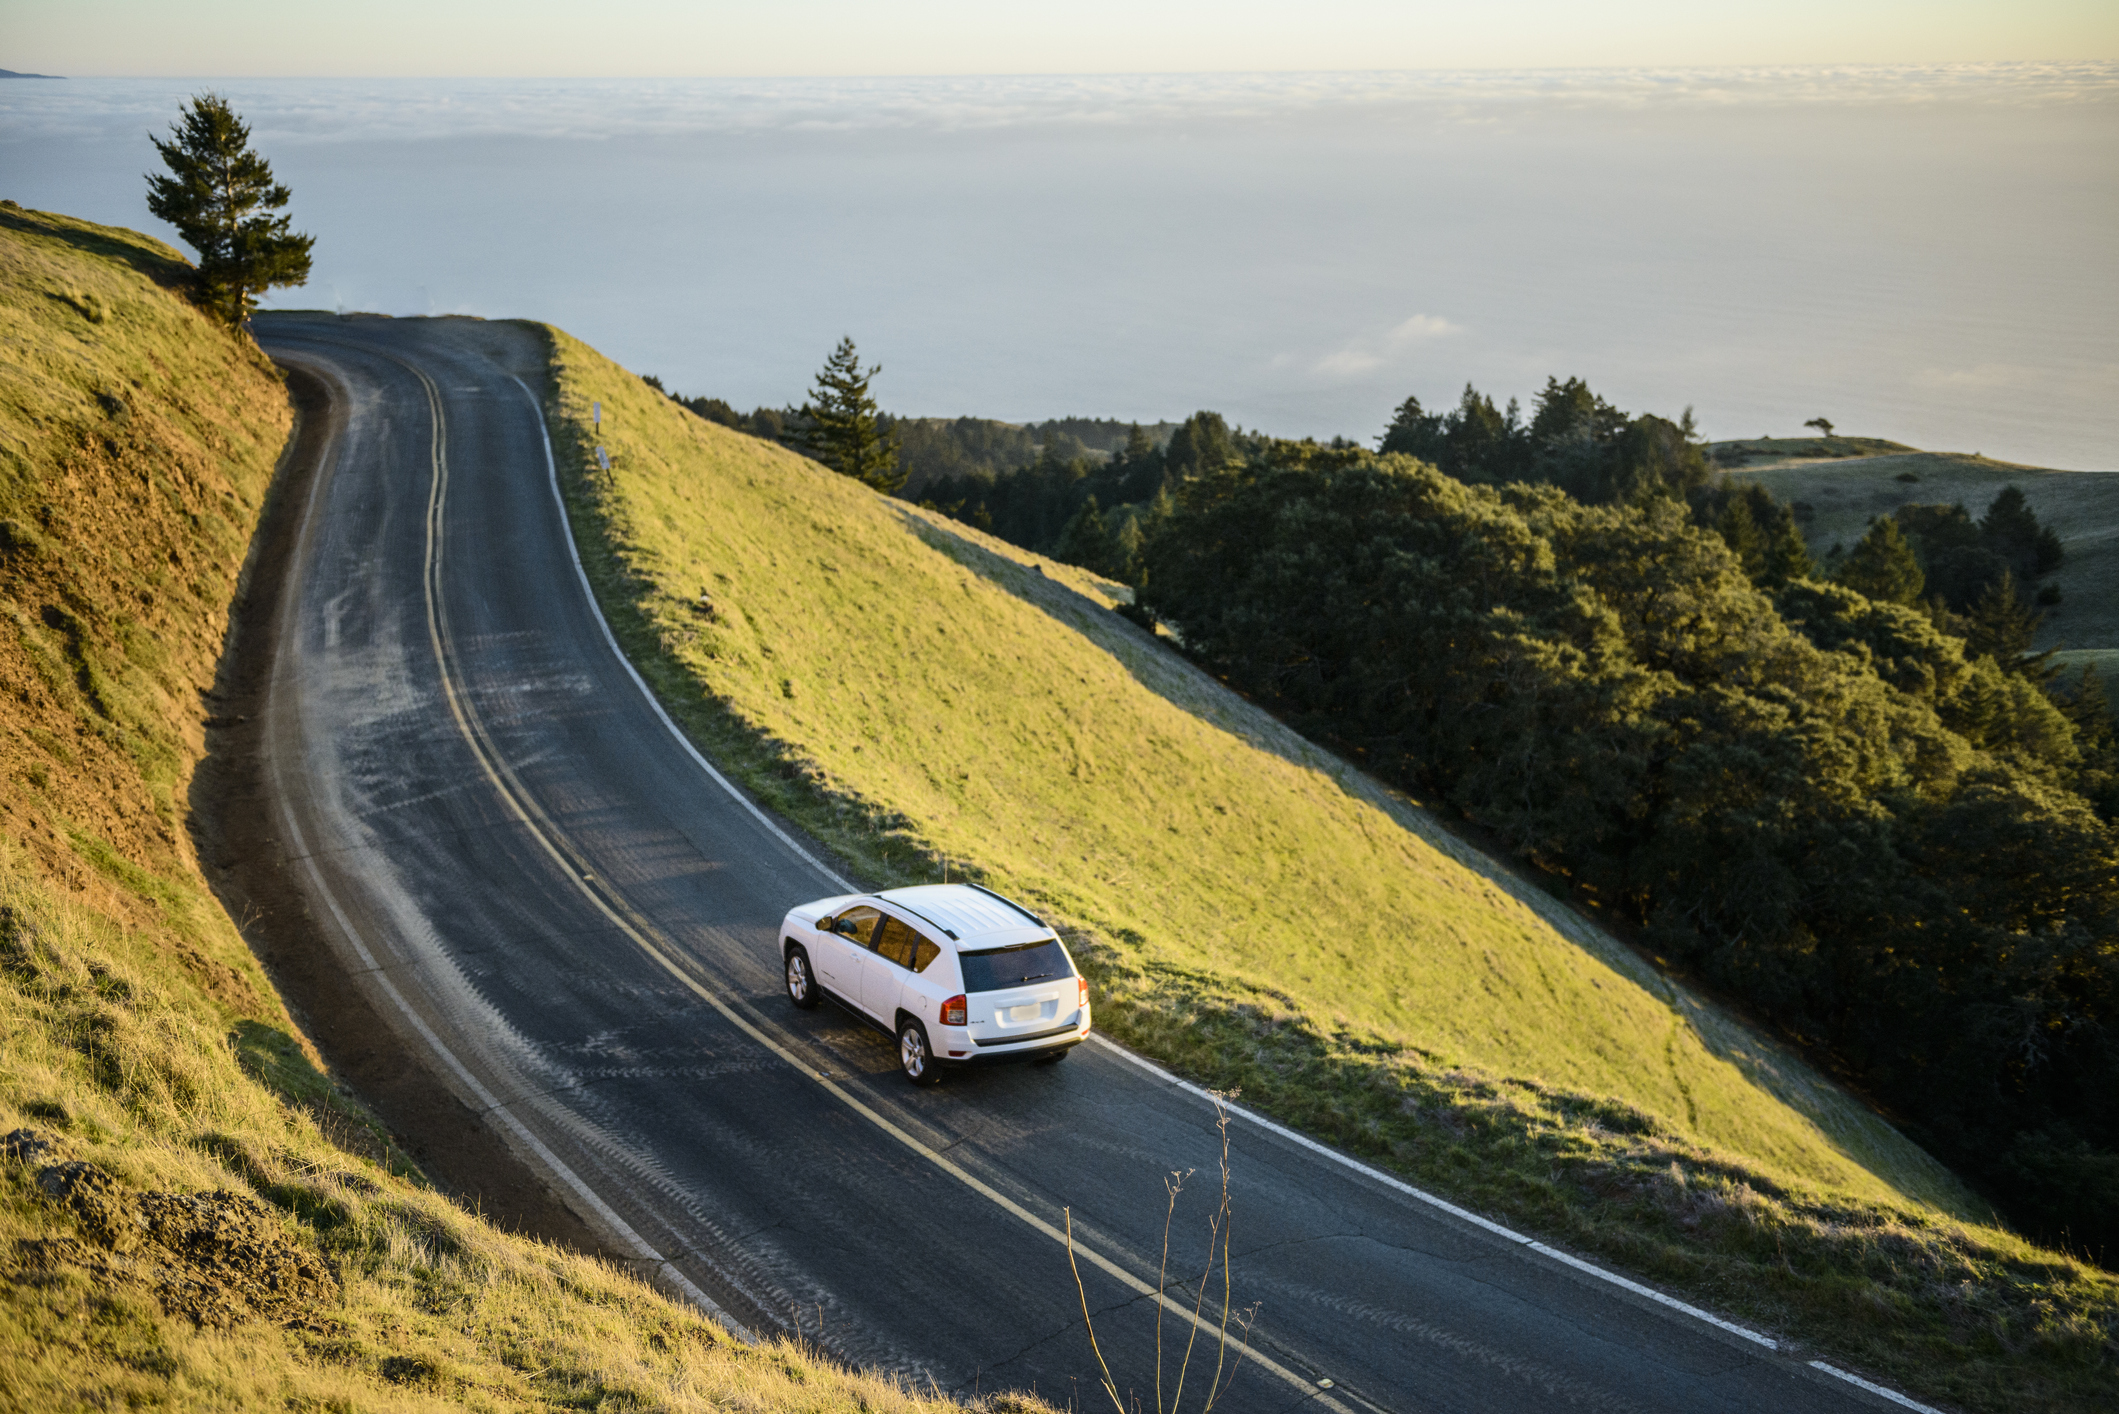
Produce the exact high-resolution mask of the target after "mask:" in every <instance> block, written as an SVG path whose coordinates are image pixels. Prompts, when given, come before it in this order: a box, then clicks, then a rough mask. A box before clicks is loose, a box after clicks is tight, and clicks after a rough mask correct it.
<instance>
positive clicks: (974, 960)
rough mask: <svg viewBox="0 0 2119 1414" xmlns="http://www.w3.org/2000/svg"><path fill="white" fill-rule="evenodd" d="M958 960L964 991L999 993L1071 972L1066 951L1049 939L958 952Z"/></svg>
mask: <svg viewBox="0 0 2119 1414" xmlns="http://www.w3.org/2000/svg"><path fill="white" fill-rule="evenodd" d="M957 961H959V962H961V963H962V964H963V965H964V990H965V991H967V992H999V991H1004V990H1006V989H1007V988H1009V987H1027V986H1029V985H1030V984H1031V983H1033V982H1043V981H1045V980H1046V979H1047V978H1051V977H1072V976H1073V975H1074V968H1073V966H1072V965H1071V964H1069V963H1068V961H1067V950H1066V949H1065V948H1062V947H1061V946H1060V945H1059V943H1058V941H1057V940H1055V939H1052V938H1047V939H1045V941H1043V942H1041V943H1025V944H1023V945H1022V946H1021V947H1014V948H995V949H993V950H992V951H990V952H967V953H960V954H958V956H957Z"/></svg>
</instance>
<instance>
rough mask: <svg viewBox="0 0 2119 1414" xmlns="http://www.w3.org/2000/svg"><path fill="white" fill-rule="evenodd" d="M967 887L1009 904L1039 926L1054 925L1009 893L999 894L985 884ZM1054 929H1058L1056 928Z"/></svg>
mask: <svg viewBox="0 0 2119 1414" xmlns="http://www.w3.org/2000/svg"><path fill="white" fill-rule="evenodd" d="M967 887H969V888H974V889H977V890H978V891H979V892H980V893H982V894H984V895H985V896H986V897H988V898H990V899H995V900H998V901H999V902H1001V903H1005V904H1007V905H1008V906H1009V907H1010V908H1012V909H1014V910H1015V911H1016V912H1017V913H1020V914H1022V915H1023V917H1025V918H1027V919H1029V920H1030V921H1031V922H1032V923H1035V924H1037V926H1038V927H1040V928H1051V927H1052V925H1051V924H1050V923H1047V922H1046V921H1045V920H1044V919H1042V918H1040V917H1038V916H1037V915H1036V914H1035V913H1032V912H1031V911H1030V910H1029V909H1027V908H1025V907H1023V906H1022V905H1021V904H1019V903H1017V902H1016V901H1015V900H1014V899H1012V898H1010V897H1008V895H1006V894H997V893H995V892H994V891H993V890H992V889H989V888H987V887H986V886H985V885H984V884H969V885H967ZM1054 931H1057V930H1056V929H1055V930H1054Z"/></svg>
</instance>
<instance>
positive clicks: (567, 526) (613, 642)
mask: <svg viewBox="0 0 2119 1414" xmlns="http://www.w3.org/2000/svg"><path fill="white" fill-rule="evenodd" d="M508 376H509V377H510V378H513V379H515V386H516V387H518V388H520V389H522V395H523V396H524V397H525V398H528V399H529V400H530V410H531V411H532V412H534V413H536V414H537V430H538V431H539V432H540V433H542V434H543V436H544V466H545V472H546V475H547V476H548V478H549V480H550V484H551V488H552V504H553V505H555V506H557V507H558V508H559V524H560V527H561V529H563V530H564V531H565V532H566V535H565V539H566V542H567V558H568V559H570V560H572V561H573V562H574V577H575V578H576V579H578V580H580V581H581V595H582V597H583V598H584V599H586V600H587V601H588V605H589V612H590V613H592V614H594V615H595V616H596V627H598V628H600V629H602V630H603V641H604V642H605V643H607V644H609V645H610V649H611V656H612V657H614V658H616V659H617V660H618V661H619V663H620V664H621V665H622V666H623V667H624V668H625V672H626V676H627V677H629V678H631V679H632V680H633V686H635V687H637V688H639V689H640V695H641V696H642V697H644V698H646V699H647V705H648V706H650V707H652V708H654V709H655V715H656V716H657V717H659V718H661V719H662V725H663V726H665V727H667V728H668V729H669V734H670V735H671V736H672V737H675V738H676V740H677V745H679V746H681V747H683V748H684V754H685V755H687V756H689V757H691V758H692V764H694V765H695V766H697V767H698V768H699V769H700V770H702V771H704V772H706V774H707V775H709V776H711V777H713V781H714V784H715V785H717V786H719V787H721V789H723V790H725V791H727V792H728V793H729V796H730V797H731V798H732V799H734V800H735V802H736V803H737V804H738V805H741V806H742V807H743V808H744V809H745V810H748V811H749V812H750V813H751V814H752V815H753V816H755V817H756V818H757V821H758V823H759V824H761V825H763V826H764V827H765V828H766V829H768V830H770V831H772V834H773V838H775V839H777V840H778V841H780V843H782V844H784V845H786V846H787V847H788V848H789V849H791V850H793V851H794V852H795V854H796V856H797V857H799V858H800V859H801V860H802V862H803V863H804V864H807V865H808V866H809V867H810V868H812V869H814V870H816V871H817V872H818V873H819V874H822V875H823V876H824V877H825V879H826V880H827V881H829V882H831V883H834V884H837V885H838V886H839V888H840V889H841V890H842V891H843V892H846V893H849V894H856V893H859V892H860V890H859V889H857V888H855V887H854V886H853V884H852V883H851V882H850V881H849V880H846V879H842V878H840V877H839V876H838V875H837V874H836V873H834V872H833V871H832V870H831V868H830V867H829V866H828V865H826V864H825V863H824V861H822V860H820V859H818V858H817V857H816V856H815V855H814V854H811V853H810V852H809V851H808V850H806V849H804V848H802V846H801V845H800V844H798V843H797V842H796V841H795V837H794V836H793V835H790V834H788V833H787V831H785V830H783V829H781V828H780V827H779V826H778V825H777V824H775V823H774V822H773V818H772V816H770V815H767V814H766V813H765V812H764V811H763V810H760V809H759V808H758V807H757V805H756V804H755V803H754V802H753V801H752V800H751V798H750V797H749V796H747V795H745V794H744V793H743V792H742V791H740V790H738V789H737V788H736V785H735V783H734V782H733V781H731V780H729V778H728V777H726V776H724V775H722V774H721V772H720V771H718V770H716V769H715V768H714V763H713V762H711V761H709V760H707V759H706V758H705V757H704V756H702V755H700V754H699V748H698V747H696V746H694V745H692V739H691V738H690V737H688V736H686V735H685V734H684V733H683V732H682V731H681V730H680V729H679V728H678V726H677V723H676V722H675V721H673V720H672V719H671V717H670V714H669V713H668V712H667V711H666V710H664V708H663V706H662V700H661V699H660V698H658V697H656V696H655V694H654V692H653V691H652V690H651V689H650V688H649V687H648V685H647V680H646V679H645V678H643V677H641V676H640V670H639V669H638V668H636V667H634V666H633V660H632V659H631V658H628V657H627V656H626V655H625V650H624V649H623V648H620V647H619V646H618V635H616V634H614V633H612V632H611V625H610V621H609V620H608V619H606V618H604V616H603V606H602V605H601V604H599V603H597V602H596V591H595V589H594V588H593V587H591V585H590V584H589V572H588V571H587V570H586V569H584V568H583V567H582V563H581V550H580V548H579V547H578V546H576V545H575V544H574V518H573V517H572V516H570V515H568V514H567V503H566V498H565V497H564V496H562V495H560V494H559V464H558V463H557V462H556V461H554V460H553V458H552V433H551V429H550V428H548V427H546V426H545V421H544V408H543V406H542V405H540V404H539V403H538V401H537V395H536V394H535V393H533V392H531V391H530V385H529V384H527V383H525V382H523V381H522V379H521V378H520V377H518V376H517V375H515V374H512V373H511V374H509V375H508Z"/></svg>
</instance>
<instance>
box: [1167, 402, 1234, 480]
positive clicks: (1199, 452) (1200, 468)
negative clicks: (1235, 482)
mask: <svg viewBox="0 0 2119 1414" xmlns="http://www.w3.org/2000/svg"><path fill="white" fill-rule="evenodd" d="M1235 457H1236V446H1235V443H1234V442H1233V441H1232V440H1231V439H1230V437H1229V424H1228V423H1227V422H1226V421H1224V420H1223V418H1222V415H1221V414H1220V413H1218V412H1205V411H1201V412H1195V413H1193V414H1192V415H1191V416H1190V417H1188V418H1186V419H1185V420H1184V421H1183V422H1182V423H1180V424H1178V428H1177V430H1176V431H1175V432H1172V433H1171V434H1170V445H1169V446H1167V447H1165V448H1164V449H1163V464H1164V465H1165V466H1167V467H1168V468H1169V474H1170V476H1171V478H1172V479H1173V480H1177V481H1184V480H1186V479H1188V478H1190V477H1194V476H1201V475H1204V474H1205V473H1207V472H1210V471H1215V470H1218V469H1219V468H1221V467H1223V466H1226V465H1228V463H1229V462H1231V461H1233V460H1235Z"/></svg>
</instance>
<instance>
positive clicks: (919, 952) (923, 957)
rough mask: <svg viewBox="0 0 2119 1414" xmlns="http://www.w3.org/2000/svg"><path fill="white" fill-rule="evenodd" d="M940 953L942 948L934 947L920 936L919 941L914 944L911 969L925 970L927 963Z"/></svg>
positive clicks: (916, 970)
mask: <svg viewBox="0 0 2119 1414" xmlns="http://www.w3.org/2000/svg"><path fill="white" fill-rule="evenodd" d="M941 955H942V950H941V949H940V948H938V947H936V946H935V945H934V944H933V943H930V942H928V941H927V940H926V939H925V938H921V939H920V940H919V943H918V944H917V945H916V946H915V948H914V950H913V955H912V970H913V971H915V972H925V971H926V970H927V964H928V963H930V962H933V961H934V960H935V959H936V958H938V957H940V956H941Z"/></svg>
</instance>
